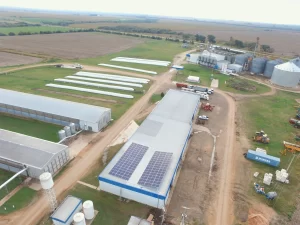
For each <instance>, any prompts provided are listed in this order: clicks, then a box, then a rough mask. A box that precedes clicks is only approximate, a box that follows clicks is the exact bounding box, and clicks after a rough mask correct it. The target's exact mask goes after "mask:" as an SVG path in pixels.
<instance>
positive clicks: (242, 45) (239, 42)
mask: <svg viewBox="0 0 300 225" xmlns="http://www.w3.org/2000/svg"><path fill="white" fill-rule="evenodd" d="M234 45H235V46H236V47H238V48H244V42H242V41H240V40H235V41H234Z"/></svg>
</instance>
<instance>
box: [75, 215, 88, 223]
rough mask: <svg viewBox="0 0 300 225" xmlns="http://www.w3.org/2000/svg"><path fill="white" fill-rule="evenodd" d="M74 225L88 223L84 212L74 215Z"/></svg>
mask: <svg viewBox="0 0 300 225" xmlns="http://www.w3.org/2000/svg"><path fill="white" fill-rule="evenodd" d="M73 221H74V225H86V223H85V218H84V214H83V213H76V214H75V215H74V216H73Z"/></svg>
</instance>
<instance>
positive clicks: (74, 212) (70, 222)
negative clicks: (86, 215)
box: [52, 204, 82, 225]
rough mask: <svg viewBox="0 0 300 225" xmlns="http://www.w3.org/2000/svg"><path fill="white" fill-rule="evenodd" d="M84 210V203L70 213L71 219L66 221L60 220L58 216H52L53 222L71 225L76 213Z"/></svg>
mask: <svg viewBox="0 0 300 225" xmlns="http://www.w3.org/2000/svg"><path fill="white" fill-rule="evenodd" d="M81 210H82V204H80V205H79V206H78V207H77V208H76V209H74V211H73V212H72V213H71V214H70V215H69V219H68V220H67V221H66V222H61V221H58V220H57V219H56V218H52V222H53V224H54V225H71V224H72V222H73V217H74V215H75V214H76V213H78V212H80V211H81Z"/></svg>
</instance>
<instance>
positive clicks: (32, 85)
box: [0, 66, 150, 119]
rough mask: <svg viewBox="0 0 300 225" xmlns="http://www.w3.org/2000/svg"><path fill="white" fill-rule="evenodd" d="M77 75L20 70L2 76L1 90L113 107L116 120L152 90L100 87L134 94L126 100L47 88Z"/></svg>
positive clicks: (54, 70) (145, 87)
mask: <svg viewBox="0 0 300 225" xmlns="http://www.w3.org/2000/svg"><path fill="white" fill-rule="evenodd" d="M76 72H77V71H76V70H72V69H62V68H55V67H54V66H53V67H50V66H48V67H38V68H31V69H25V70H20V71H16V72H11V73H9V74H8V75H0V88H5V89H11V90H16V91H21V92H27V93H32V94H36V95H43V96H48V97H53V98H59V99H65V100H69V101H74V102H81V103H86V104H90V105H98V106H102V107H107V108H111V109H112V117H113V119H118V118H119V117H120V116H121V115H122V114H123V113H124V112H126V110H127V109H128V108H129V107H130V106H131V105H133V104H134V103H135V102H136V101H137V100H138V99H139V98H140V97H141V96H142V95H143V93H142V92H143V90H145V91H146V90H148V88H149V87H150V83H149V84H145V85H143V88H136V89H135V90H136V91H137V92H129V91H121V90H113V89H107V88H101V90H103V91H110V92H117V93H122V94H130V95H133V96H134V98H133V99H123V98H117V97H111V96H105V95H99V94H92V93H85V92H79V91H72V90H63V89H57V88H51V87H45V85H46V84H48V83H56V82H54V79H55V78H64V77H65V76H68V75H73V74H74V73H76ZM57 84H64V83H57ZM70 86H77V87H84V88H90V89H97V88H95V87H88V86H82V85H75V84H74V85H73V84H72V85H70ZM98 90H99V89H98Z"/></svg>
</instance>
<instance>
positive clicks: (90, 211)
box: [83, 200, 94, 220]
mask: <svg viewBox="0 0 300 225" xmlns="http://www.w3.org/2000/svg"><path fill="white" fill-rule="evenodd" d="M83 212H84V216H85V218H86V219H87V220H91V219H93V218H94V204H93V202H92V201H90V200H87V201H85V202H84V203H83Z"/></svg>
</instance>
